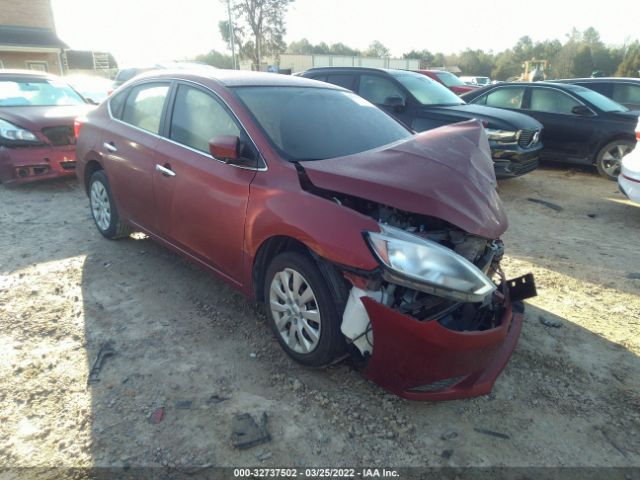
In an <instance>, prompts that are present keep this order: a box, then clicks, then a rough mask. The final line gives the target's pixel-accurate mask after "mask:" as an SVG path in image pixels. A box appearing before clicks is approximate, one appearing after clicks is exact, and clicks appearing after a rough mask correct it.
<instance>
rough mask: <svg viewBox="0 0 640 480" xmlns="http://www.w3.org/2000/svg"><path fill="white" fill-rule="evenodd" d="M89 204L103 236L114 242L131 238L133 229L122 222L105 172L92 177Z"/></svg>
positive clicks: (99, 172)
mask: <svg viewBox="0 0 640 480" xmlns="http://www.w3.org/2000/svg"><path fill="white" fill-rule="evenodd" d="M89 204H90V205H91V214H92V215H93V220H94V222H95V224H96V227H97V228H98V231H99V232H100V233H101V234H102V235H104V236H105V237H107V238H109V239H112V240H114V239H116V238H123V237H127V236H129V233H131V229H130V228H129V226H128V225H127V224H125V223H124V222H122V221H121V220H120V216H119V215H118V209H117V208H116V204H115V202H114V201H113V195H112V194H111V187H110V186H109V180H108V179H107V175H106V174H105V173H104V171H103V170H98V171H97V172H95V173H94V174H93V175H91V179H90V180H89Z"/></svg>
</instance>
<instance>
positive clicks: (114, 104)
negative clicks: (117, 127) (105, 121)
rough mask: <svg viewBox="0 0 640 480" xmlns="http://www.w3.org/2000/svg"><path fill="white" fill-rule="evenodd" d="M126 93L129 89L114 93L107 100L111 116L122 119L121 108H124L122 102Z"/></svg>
mask: <svg viewBox="0 0 640 480" xmlns="http://www.w3.org/2000/svg"><path fill="white" fill-rule="evenodd" d="M128 94H129V89H126V90H124V91H122V92H119V93H118V94H116V95H114V96H113V97H111V99H110V100H109V109H110V110H111V116H112V117H113V118H117V119H118V120H122V110H123V109H124V102H125V100H126V99H127V95H128Z"/></svg>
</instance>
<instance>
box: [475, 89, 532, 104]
mask: <svg viewBox="0 0 640 480" xmlns="http://www.w3.org/2000/svg"><path fill="white" fill-rule="evenodd" d="M523 98H524V87H509V88H498V89H496V90H493V91H491V92H489V93H488V94H487V95H485V96H484V97H481V101H477V102H474V103H480V104H482V105H486V106H487V107H497V108H522V99H523Z"/></svg>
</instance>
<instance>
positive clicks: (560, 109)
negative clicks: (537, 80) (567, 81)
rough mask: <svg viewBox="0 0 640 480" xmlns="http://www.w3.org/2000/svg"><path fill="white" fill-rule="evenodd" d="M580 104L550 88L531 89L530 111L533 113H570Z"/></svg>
mask: <svg viewBox="0 0 640 480" xmlns="http://www.w3.org/2000/svg"><path fill="white" fill-rule="evenodd" d="M578 105H580V102H578V101H577V100H575V99H574V98H572V97H570V96H569V95H567V94H566V93H564V92H561V91H559V90H552V89H550V88H533V89H531V108H530V109H531V110H533V111H535V112H549V113H571V110H572V109H573V107H577V106H578Z"/></svg>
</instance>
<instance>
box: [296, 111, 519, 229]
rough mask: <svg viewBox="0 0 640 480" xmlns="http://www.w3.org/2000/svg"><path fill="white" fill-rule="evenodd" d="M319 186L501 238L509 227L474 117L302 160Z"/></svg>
mask: <svg viewBox="0 0 640 480" xmlns="http://www.w3.org/2000/svg"><path fill="white" fill-rule="evenodd" d="M301 164H302V165H303V167H304V169H305V172H306V174H307V176H308V177H309V179H310V181H311V182H312V183H313V184H314V185H315V186H317V187H320V188H323V189H326V190H330V191H334V192H340V193H345V194H349V195H353V196H356V197H360V198H364V199H367V200H371V201H375V202H378V203H382V204H385V205H389V206H392V207H395V208H397V209H400V210H404V211H407V212H412V213H418V214H423V215H428V216H432V217H436V218H440V219H442V220H445V221H447V222H449V223H451V224H453V225H456V226H457V227H459V228H461V229H463V230H465V231H466V232H468V233H472V234H475V235H479V236H482V237H485V238H493V239H495V238H498V237H499V236H500V235H501V234H502V233H504V231H505V230H506V229H507V227H508V221H507V217H506V215H505V213H504V208H503V206H502V201H501V200H500V197H499V196H498V193H497V191H496V184H497V182H496V177H495V173H494V168H493V161H492V160H491V152H490V150H489V143H488V141H487V137H486V134H485V133H484V128H483V127H482V125H481V124H480V122H478V121H476V120H470V121H467V122H461V123H457V124H454V125H449V126H445V127H441V128H437V129H435V130H429V131H426V132H423V133H420V134H418V135H415V136H414V137H411V138H410V139H408V140H403V141H401V142H398V143H394V144H392V145H386V146H384V147H381V148H379V149H375V150H369V151H366V152H361V153H358V154H355V155H349V156H346V157H339V158H332V159H327V160H322V161H306V162H301Z"/></svg>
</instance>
